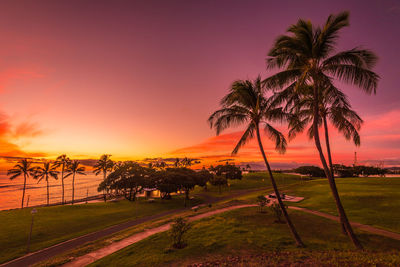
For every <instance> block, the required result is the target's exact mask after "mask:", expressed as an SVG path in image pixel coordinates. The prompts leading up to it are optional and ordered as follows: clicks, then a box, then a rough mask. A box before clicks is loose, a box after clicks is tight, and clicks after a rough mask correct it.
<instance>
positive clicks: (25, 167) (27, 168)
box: [7, 159, 35, 209]
mask: <svg viewBox="0 0 400 267" xmlns="http://www.w3.org/2000/svg"><path fill="white" fill-rule="evenodd" d="M31 164H32V162H31V161H28V159H22V160H20V161H19V162H18V164H16V165H14V167H13V168H12V169H10V170H8V172H7V175H9V176H10V180H14V179H15V178H17V177H19V176H21V175H23V176H24V189H23V190H22V201H21V209H23V208H24V199H25V190H26V179H27V178H29V176H31V175H33V173H34V171H35V167H31Z"/></svg>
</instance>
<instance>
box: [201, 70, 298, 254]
mask: <svg viewBox="0 0 400 267" xmlns="http://www.w3.org/2000/svg"><path fill="white" fill-rule="evenodd" d="M221 106H222V108H221V109H219V110H217V111H215V112H214V113H213V114H212V115H211V116H210V118H209V119H208V121H209V123H210V126H211V128H215V130H216V133H217V135H218V134H220V133H221V132H222V131H223V130H225V129H227V128H229V127H232V126H237V125H241V124H246V130H245V132H244V134H243V135H242V137H241V138H240V140H239V142H238V144H237V145H236V147H235V148H234V149H233V151H232V154H236V153H238V151H239V149H240V148H241V147H243V146H244V145H245V144H246V143H247V142H248V141H249V140H250V139H252V138H253V137H254V134H256V136H257V141H258V145H259V148H260V152H261V154H262V157H263V159H264V162H265V165H266V167H267V169H268V173H269V176H270V179H271V183H272V186H273V188H274V192H275V194H276V197H277V199H278V202H279V205H280V207H281V209H282V212H283V214H284V216H285V219H286V222H287V225H288V227H289V229H290V231H291V233H292V235H293V237H294V239H295V241H296V243H297V245H298V246H299V247H304V244H303V242H302V240H301V238H300V236H299V235H298V233H297V231H296V229H295V227H294V225H293V223H292V221H291V219H290V217H289V214H288V213H287V211H286V208H285V205H284V204H283V202H282V199H281V196H280V193H279V190H278V187H277V185H276V182H275V179H274V176H273V174H272V170H271V167H270V165H269V163H268V160H267V156H266V155H265V152H264V148H263V144H262V141H261V135H260V125H264V131H265V132H266V133H267V134H268V135H269V137H270V139H271V140H273V141H274V142H275V148H276V149H277V150H278V151H280V152H282V153H283V152H284V151H285V149H286V139H285V137H284V136H283V134H282V133H280V132H279V131H278V130H277V129H275V128H274V127H273V126H272V125H271V124H270V122H271V121H282V120H283V119H285V118H286V114H284V112H283V111H282V108H279V107H276V106H275V105H273V101H272V98H271V99H267V98H265V97H264V96H263V88H262V86H261V78H260V77H258V78H257V79H256V80H255V81H253V82H252V81H248V80H247V81H242V80H239V81H235V82H234V83H233V84H232V86H231V88H230V92H229V93H228V94H227V95H226V96H225V97H224V98H223V99H222V100H221Z"/></svg>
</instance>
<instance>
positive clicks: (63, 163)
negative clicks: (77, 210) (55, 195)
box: [54, 154, 71, 204]
mask: <svg viewBox="0 0 400 267" xmlns="http://www.w3.org/2000/svg"><path fill="white" fill-rule="evenodd" d="M70 161H71V160H70V159H69V158H68V157H67V155H65V154H62V155H61V156H58V157H57V159H56V161H55V162H54V165H55V166H57V167H61V187H62V197H61V199H62V204H64V203H65V198H64V179H65V178H67V177H66V176H64V173H65V170H66V168H67V167H68V164H69V163H70Z"/></svg>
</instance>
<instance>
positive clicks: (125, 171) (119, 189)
mask: <svg viewBox="0 0 400 267" xmlns="http://www.w3.org/2000/svg"><path fill="white" fill-rule="evenodd" d="M184 162H188V161H184ZM103 165H104V164H103ZM157 165H158V166H159V167H155V166H156V165H148V166H143V165H141V164H139V163H137V162H133V161H126V162H121V163H119V164H115V165H114V167H113V168H111V170H110V172H109V174H108V175H107V176H106V178H105V179H104V180H103V181H102V182H101V183H100V185H99V187H98V191H99V192H101V191H103V192H104V191H107V192H109V194H113V195H115V196H118V195H122V196H124V197H125V198H126V199H128V200H129V201H134V200H135V199H136V196H137V194H138V193H139V192H143V191H144V190H145V189H147V190H158V191H160V196H161V198H162V199H170V198H171V193H177V192H184V194H185V198H184V199H185V206H186V203H187V200H188V199H189V196H190V191H191V190H193V189H194V187H195V186H200V187H204V188H206V186H207V183H208V182H210V183H211V184H214V181H215V180H216V179H219V180H220V181H224V182H221V184H217V185H218V186H222V185H226V184H227V180H228V179H241V170H240V168H238V167H236V166H235V165H231V164H226V165H218V166H216V167H211V168H210V170H207V169H205V168H203V169H202V170H200V171H195V170H192V169H189V168H188V167H187V165H177V164H174V165H173V167H168V166H167V165H166V164H165V165H164V164H157Z"/></svg>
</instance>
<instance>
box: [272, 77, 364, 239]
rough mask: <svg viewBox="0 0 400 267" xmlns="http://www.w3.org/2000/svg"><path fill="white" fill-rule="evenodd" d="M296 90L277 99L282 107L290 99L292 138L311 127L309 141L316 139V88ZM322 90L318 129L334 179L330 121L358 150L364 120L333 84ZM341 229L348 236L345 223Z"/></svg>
mask: <svg viewBox="0 0 400 267" xmlns="http://www.w3.org/2000/svg"><path fill="white" fill-rule="evenodd" d="M293 89H294V86H289V87H288V88H286V89H284V90H282V91H281V92H279V93H277V94H276V95H275V101H278V103H281V102H283V100H285V99H286V105H285V111H287V112H290V113H291V114H292V115H293V116H292V118H291V120H290V122H289V129H290V130H289V138H290V139H293V138H294V137H295V136H296V135H297V133H299V132H303V131H304V129H305V127H306V126H308V125H309V124H311V127H309V129H308V131H307V132H308V137H309V138H310V139H313V137H314V131H313V125H312V122H313V116H314V104H315V103H314V99H313V87H312V86H310V85H305V86H301V88H297V90H293ZM321 89H322V90H321V92H320V94H319V96H320V100H319V105H318V109H319V119H318V126H319V127H320V126H321V125H323V129H324V134H325V145H326V153H327V157H328V163H329V171H330V172H331V176H332V177H334V170H333V160H332V152H331V146H330V140H329V130H328V120H329V121H330V122H331V124H332V125H333V126H334V127H335V128H337V129H338V131H339V132H340V133H342V134H343V135H344V137H345V138H346V139H347V140H352V141H353V142H354V144H355V145H356V146H359V145H360V135H359V133H358V131H359V130H360V128H361V124H362V123H363V120H362V119H361V118H360V116H359V115H358V114H357V112H355V111H354V110H352V108H351V105H350V103H349V101H348V99H347V96H346V95H345V94H344V93H343V92H341V91H340V90H338V89H337V88H336V87H335V86H334V85H333V84H328V85H325V86H324V87H323V88H321ZM341 227H342V232H343V233H344V234H347V231H346V227H345V226H344V224H343V223H341Z"/></svg>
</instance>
